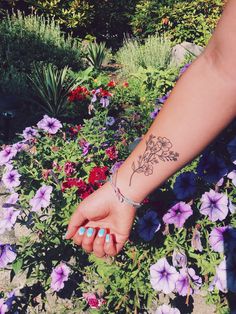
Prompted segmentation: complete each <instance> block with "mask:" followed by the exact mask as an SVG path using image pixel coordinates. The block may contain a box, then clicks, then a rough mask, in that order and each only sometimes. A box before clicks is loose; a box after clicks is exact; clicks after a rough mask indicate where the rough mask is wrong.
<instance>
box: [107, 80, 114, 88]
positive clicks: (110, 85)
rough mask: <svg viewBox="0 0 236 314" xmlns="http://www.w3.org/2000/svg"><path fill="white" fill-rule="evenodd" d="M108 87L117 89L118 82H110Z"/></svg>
mask: <svg viewBox="0 0 236 314" xmlns="http://www.w3.org/2000/svg"><path fill="white" fill-rule="evenodd" d="M107 86H108V87H115V86H116V82H115V81H114V80H112V81H110V82H109V83H108V84H107Z"/></svg>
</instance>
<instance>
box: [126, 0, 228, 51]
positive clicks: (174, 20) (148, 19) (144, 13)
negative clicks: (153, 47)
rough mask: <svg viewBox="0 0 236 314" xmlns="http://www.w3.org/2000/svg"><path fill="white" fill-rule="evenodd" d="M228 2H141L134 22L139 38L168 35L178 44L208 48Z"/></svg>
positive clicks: (135, 31) (196, 0)
mask: <svg viewBox="0 0 236 314" xmlns="http://www.w3.org/2000/svg"><path fill="white" fill-rule="evenodd" d="M223 5H224V0H217V1H215V0H207V1H204V0H194V1H187V0H185V1H181V2H179V1H175V2H173V3H172V4H170V5H166V3H165V2H164V3H159V2H157V1H153V0H149V1H140V2H139V4H138V5H137V7H136V14H135V15H134V17H133V20H132V26H133V32H134V34H135V35H137V36H139V37H141V38H145V37H147V36H148V35H150V34H154V33H158V34H163V33H165V34H166V35H168V36H169V37H170V39H171V40H172V41H174V42H176V43H180V42H183V41H189V42H194V43H195V44H199V45H203V46H204V45H206V43H207V42H208V40H209V38H210V36H211V34H212V31H213V30H214V28H215V26H216V24H217V22H218V20H219V17H220V15H221V13H222V9H223Z"/></svg>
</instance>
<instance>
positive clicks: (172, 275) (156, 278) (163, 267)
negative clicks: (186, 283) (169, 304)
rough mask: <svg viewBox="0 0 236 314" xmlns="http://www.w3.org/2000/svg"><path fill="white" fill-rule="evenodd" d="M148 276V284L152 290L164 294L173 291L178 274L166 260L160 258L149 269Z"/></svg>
mask: <svg viewBox="0 0 236 314" xmlns="http://www.w3.org/2000/svg"><path fill="white" fill-rule="evenodd" d="M150 275H151V279H150V282H151V285H152V287H153V289H154V290H156V291H163V292H164V293H166V294H168V293H170V292H172V291H174V290H175V285H176V282H177V280H178V277H179V273H178V272H177V270H176V269H175V268H174V267H173V266H170V264H169V263H168V262H167V260H166V258H161V259H160V260H158V261H157V263H156V264H154V265H152V266H151V267H150Z"/></svg>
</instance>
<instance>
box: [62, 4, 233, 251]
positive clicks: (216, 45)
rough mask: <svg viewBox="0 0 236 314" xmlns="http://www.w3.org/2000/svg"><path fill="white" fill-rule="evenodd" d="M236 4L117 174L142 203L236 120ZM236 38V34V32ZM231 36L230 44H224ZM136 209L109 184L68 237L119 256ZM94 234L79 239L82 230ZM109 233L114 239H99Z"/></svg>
mask: <svg viewBox="0 0 236 314" xmlns="http://www.w3.org/2000/svg"><path fill="white" fill-rule="evenodd" d="M233 30H234V31H235V30H236V2H235V1H234V0H232V1H229V3H228V6H227V8H226V9H225V11H224V14H223V16H222V18H221V21H220V23H219V24H218V26H217V29H216V31H215V33H214V34H213V37H212V39H211V41H210V43H209V45H208V46H207V48H206V49H205V51H204V52H203V53H202V54H201V56H200V57H198V58H197V59H196V60H195V61H194V62H193V63H192V64H191V66H190V67H189V68H188V70H187V71H186V72H185V73H184V74H183V75H182V76H181V78H180V79H179V80H178V82H177V84H176V86H175V87H174V89H173V90H172V92H171V95H170V97H169V98H168V100H167V101H166V102H165V104H164V106H163V108H162V109H161V111H160V113H159V114H158V116H157V118H156V119H155V121H154V122H153V124H152V126H151V127H150V129H149V131H148V132H147V134H146V135H145V136H144V137H143V139H142V141H141V142H140V143H139V145H138V146H137V147H136V148H135V150H134V151H133V152H132V153H131V155H130V156H129V157H128V158H127V159H126V161H125V162H124V163H123V165H122V166H121V168H120V169H119V170H118V174H117V180H116V185H117V187H118V188H119V189H120V191H121V192H122V193H123V194H124V195H125V196H126V197H128V198H130V199H133V200H134V201H136V202H140V201H142V200H143V199H144V198H145V197H146V196H147V195H148V194H149V193H150V192H151V191H153V190H154V189H155V188H157V187H158V186H160V185H161V184H162V183H163V182H164V181H165V180H167V179H168V178H169V177H170V176H171V175H172V174H174V173H175V172H176V171H177V170H179V169H180V168H182V167H183V166H184V165H186V163H188V162H189V161H190V160H192V159H193V158H194V157H196V156H197V155H198V154H199V153H200V152H201V151H202V150H203V149H204V148H205V147H206V146H207V145H208V144H209V143H210V142H211V141H212V140H213V139H214V138H215V137H216V136H217V135H218V134H219V133H220V132H221V131H222V130H223V129H224V128H225V127H226V126H227V125H228V124H229V123H230V122H231V121H232V120H233V119H234V118H235V116H236V73H235V70H234V69H235V66H236V58H235V54H234V52H236V35H235V36H233ZM235 34H236V32H235ZM225 36H226V37H230V38H229V40H230V39H231V37H232V39H231V41H230V43H229V42H228V41H227V40H225ZM134 217H135V210H134V208H133V207H132V206H130V205H128V204H125V203H120V202H119V201H118V199H117V197H116V195H115V193H114V190H113V188H112V187H111V184H110V183H106V184H105V185H104V186H103V187H102V188H100V189H99V190H98V191H96V192H94V193H93V194H92V195H90V196H89V197H88V198H86V199H85V200H84V201H83V202H82V203H81V204H80V205H79V206H78V208H77V210H76V211H75V212H74V214H73V215H72V217H71V220H70V223H69V228H68V233H67V235H66V238H67V239H69V238H72V237H73V240H74V242H75V243H77V244H78V245H82V247H83V248H84V249H85V250H86V251H87V252H92V251H94V253H95V255H97V256H99V257H102V256H104V254H107V255H116V254H117V253H118V252H119V251H120V250H121V249H122V247H123V245H124V243H125V242H126V240H127V239H128V237H129V233H130V230H131V227H132V223H133V219H134ZM82 225H83V226H85V227H88V226H89V227H93V228H94V229H93V233H92V235H91V236H90V237H89V236H88V235H87V234H83V235H79V234H78V233H76V232H77V230H78V228H79V227H80V226H82ZM97 228H105V234H106V233H110V234H111V235H112V237H111V238H110V241H109V242H107V243H106V242H105V240H104V239H105V238H104V236H102V237H98V236H97V230H96V229H97Z"/></svg>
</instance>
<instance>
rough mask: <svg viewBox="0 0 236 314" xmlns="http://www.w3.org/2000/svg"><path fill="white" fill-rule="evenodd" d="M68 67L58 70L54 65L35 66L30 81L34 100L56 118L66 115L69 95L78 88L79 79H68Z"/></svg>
mask: <svg viewBox="0 0 236 314" xmlns="http://www.w3.org/2000/svg"><path fill="white" fill-rule="evenodd" d="M67 74H68V67H67V66H66V67H64V68H63V69H62V70H58V69H57V68H56V67H55V66H53V65H52V64H47V65H44V66H40V65H34V66H33V74H31V75H29V76H28V78H29V81H30V83H31V87H32V90H33V100H34V102H35V103H37V104H38V105H39V106H40V107H41V108H42V109H43V110H44V111H45V112H47V113H48V114H51V115H53V116H55V117H57V116H60V115H61V114H63V113H64V111H65V108H66V105H67V103H68V93H69V91H70V90H71V89H74V88H75V87H76V86H77V78H74V79H68V78H67Z"/></svg>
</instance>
